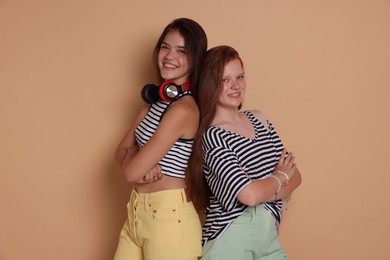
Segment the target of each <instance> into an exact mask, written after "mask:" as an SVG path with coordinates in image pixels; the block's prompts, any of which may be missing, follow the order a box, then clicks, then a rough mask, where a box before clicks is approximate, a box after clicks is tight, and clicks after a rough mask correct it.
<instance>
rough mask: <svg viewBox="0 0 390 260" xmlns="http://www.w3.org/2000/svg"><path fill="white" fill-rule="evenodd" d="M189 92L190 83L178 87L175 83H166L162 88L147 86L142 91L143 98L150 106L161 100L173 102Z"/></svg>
mask: <svg viewBox="0 0 390 260" xmlns="http://www.w3.org/2000/svg"><path fill="white" fill-rule="evenodd" d="M189 90H190V83H189V82H185V83H183V84H182V85H177V84H175V83H174V82H173V81H164V82H163V83H162V84H161V85H160V86H156V85H154V84H146V85H145V86H144V87H143V89H142V91H141V97H142V99H143V100H144V101H145V102H146V103H149V104H153V103H155V102H157V101H158V100H159V99H161V100H163V101H165V102H172V101H175V100H176V99H178V98H180V97H181V96H182V95H183V94H185V93H186V92H189Z"/></svg>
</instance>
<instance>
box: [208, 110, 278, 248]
mask: <svg viewBox="0 0 390 260" xmlns="http://www.w3.org/2000/svg"><path fill="white" fill-rule="evenodd" d="M243 113H244V114H245V115H246V116H247V117H248V118H249V120H250V121H251V122H252V125H253V127H254V129H255V138H254V139H249V138H247V137H244V136H241V135H238V134H236V133H233V132H230V131H228V130H225V129H222V128H219V127H217V126H210V127H209V128H208V129H207V130H206V132H205V133H204V135H203V138H202V148H203V159H204V174H205V177H206V180H207V183H208V184H209V186H210V189H211V191H212V193H213V195H212V196H211V198H210V206H209V207H208V208H207V209H206V222H205V225H204V226H203V239H202V242H203V244H204V243H205V242H207V241H208V240H213V239H216V238H218V237H219V236H220V235H221V234H222V233H223V232H224V231H225V230H226V229H227V228H228V227H229V225H230V224H231V223H232V222H233V220H235V219H236V218H237V217H239V216H240V215H241V214H242V213H243V212H244V211H245V209H246V208H247V206H246V205H244V204H242V203H241V202H240V201H238V199H237V196H238V194H239V192H240V191H241V190H242V189H244V188H245V187H246V186H247V185H249V184H250V183H251V180H257V179H262V178H265V177H267V176H268V175H270V174H272V172H273V170H274V169H275V166H276V164H277V163H278V160H279V158H280V155H281V153H282V150H283V144H282V142H281V140H280V138H279V136H278V134H277V133H276V131H275V129H274V127H273V125H272V124H271V123H270V122H269V121H267V123H268V125H267V126H264V125H263V124H262V123H261V122H260V120H258V119H257V117H256V116H255V115H253V114H252V113H251V112H249V111H244V112H243ZM264 205H265V208H266V209H268V210H269V211H270V212H271V213H272V215H273V216H274V217H275V218H276V220H277V221H278V222H280V218H281V208H282V202H281V200H278V201H275V202H270V203H268V202H267V203H264Z"/></svg>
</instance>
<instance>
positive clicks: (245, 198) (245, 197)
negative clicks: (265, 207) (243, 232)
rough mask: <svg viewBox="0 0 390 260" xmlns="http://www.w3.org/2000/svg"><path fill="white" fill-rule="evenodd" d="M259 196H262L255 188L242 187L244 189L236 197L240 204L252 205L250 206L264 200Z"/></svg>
mask: <svg viewBox="0 0 390 260" xmlns="http://www.w3.org/2000/svg"><path fill="white" fill-rule="evenodd" d="M261 197H262V196H261V194H259V193H258V191H257V192H256V190H252V189H247V188H244V190H242V191H241V192H240V193H239V194H238V196H237V199H238V200H239V201H240V202H241V203H242V204H244V205H246V206H249V207H252V206H256V205H257V204H259V203H261V202H265V200H264V201H263V199H261Z"/></svg>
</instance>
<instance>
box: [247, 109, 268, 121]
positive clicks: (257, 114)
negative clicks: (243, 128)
mask: <svg viewBox="0 0 390 260" xmlns="http://www.w3.org/2000/svg"><path fill="white" fill-rule="evenodd" d="M246 111H247V112H249V113H251V114H252V115H254V116H255V117H257V118H258V119H266V117H265V115H264V114H263V113H262V112H261V111H260V110H258V109H250V110H246ZM244 112H245V111H244Z"/></svg>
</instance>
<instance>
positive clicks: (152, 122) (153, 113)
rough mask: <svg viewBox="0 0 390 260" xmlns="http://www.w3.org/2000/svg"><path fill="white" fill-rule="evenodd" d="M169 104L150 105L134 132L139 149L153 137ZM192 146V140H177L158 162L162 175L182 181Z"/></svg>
mask: <svg viewBox="0 0 390 260" xmlns="http://www.w3.org/2000/svg"><path fill="white" fill-rule="evenodd" d="M170 104H172V102H171V103H168V102H164V101H158V102H156V103H154V104H152V105H151V107H150V109H149V111H148V113H147V114H146V116H145V118H144V119H143V120H142V121H141V123H140V124H139V125H138V126H137V128H136V130H135V136H136V139H137V143H138V146H139V147H140V149H142V147H143V146H144V145H145V144H146V143H147V142H148V141H149V139H150V138H151V137H152V136H153V134H154V132H155V131H156V129H157V127H158V126H159V124H160V121H161V118H162V116H163V114H164V112H165V111H166V109H167V108H168V107H169V105H170ZM192 144H193V140H192V139H191V140H189V139H178V140H177V141H176V142H175V144H174V145H173V146H172V147H171V149H170V150H169V151H168V153H167V154H166V155H165V156H164V157H163V158H162V159H161V161H160V162H159V165H160V166H161V168H162V171H161V172H162V174H164V175H166V176H170V177H176V178H182V179H184V172H185V169H186V168H187V164H188V159H189V157H190V155H191V152H192Z"/></svg>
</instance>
